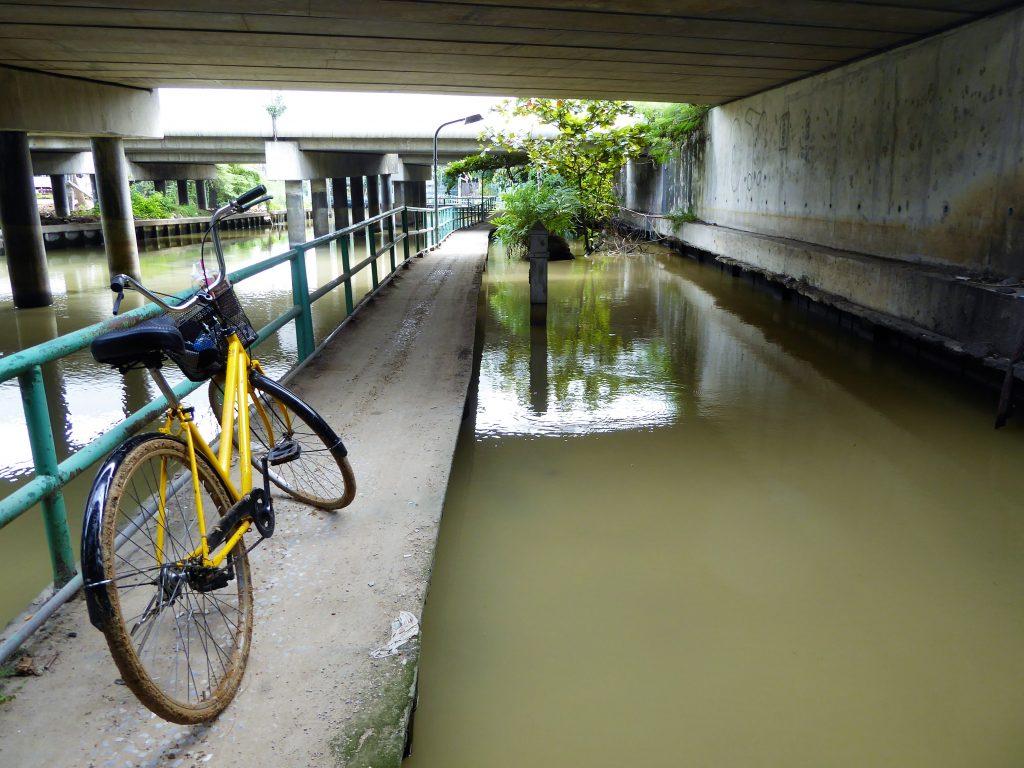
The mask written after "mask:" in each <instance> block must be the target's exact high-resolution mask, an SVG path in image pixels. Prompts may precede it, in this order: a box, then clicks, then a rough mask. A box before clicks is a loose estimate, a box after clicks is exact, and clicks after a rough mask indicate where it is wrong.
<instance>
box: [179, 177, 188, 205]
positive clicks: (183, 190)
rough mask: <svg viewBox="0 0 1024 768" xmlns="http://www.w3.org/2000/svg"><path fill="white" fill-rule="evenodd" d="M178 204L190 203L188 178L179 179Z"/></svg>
mask: <svg viewBox="0 0 1024 768" xmlns="http://www.w3.org/2000/svg"><path fill="white" fill-rule="evenodd" d="M177 181H178V205H188V179H178V180H177Z"/></svg>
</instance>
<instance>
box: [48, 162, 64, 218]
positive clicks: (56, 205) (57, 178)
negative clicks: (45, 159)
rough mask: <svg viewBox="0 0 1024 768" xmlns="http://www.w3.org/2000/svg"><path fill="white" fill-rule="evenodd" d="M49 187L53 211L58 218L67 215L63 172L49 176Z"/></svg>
mask: <svg viewBox="0 0 1024 768" xmlns="http://www.w3.org/2000/svg"><path fill="white" fill-rule="evenodd" d="M50 189H52V190H53V212H54V213H55V214H57V216H59V217H60V218H62V219H63V218H67V215H68V185H67V180H66V179H65V178H64V174H63V173H55V174H52V175H51V176H50Z"/></svg>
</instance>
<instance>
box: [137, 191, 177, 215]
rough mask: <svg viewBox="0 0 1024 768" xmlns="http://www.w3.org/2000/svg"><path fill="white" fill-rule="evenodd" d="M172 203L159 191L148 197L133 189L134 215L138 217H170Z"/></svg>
mask: <svg viewBox="0 0 1024 768" xmlns="http://www.w3.org/2000/svg"><path fill="white" fill-rule="evenodd" d="M171 211H172V208H171V203H170V201H169V200H168V199H167V198H166V197H165V196H164V195H161V194H160V193H159V192H154V193H153V194H152V195H149V196H148V197H147V196H145V195H143V194H142V193H141V192H139V191H138V190H136V189H133V190H132V215H133V216H134V217H135V218H136V219H169V218H171Z"/></svg>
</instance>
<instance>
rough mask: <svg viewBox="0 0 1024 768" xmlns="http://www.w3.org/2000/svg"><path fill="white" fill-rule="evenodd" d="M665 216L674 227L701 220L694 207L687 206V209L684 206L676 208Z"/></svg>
mask: <svg viewBox="0 0 1024 768" xmlns="http://www.w3.org/2000/svg"><path fill="white" fill-rule="evenodd" d="M665 218H666V219H668V220H669V221H670V222H671V223H672V226H674V227H681V226H683V224H693V223H694V222H697V221H700V219H699V218H698V217H697V214H696V213H694V212H693V209H692V208H687V209H686V210H685V211H684V210H683V209H682V208H676V209H675V210H673V211H669V212H668V213H666V214H665Z"/></svg>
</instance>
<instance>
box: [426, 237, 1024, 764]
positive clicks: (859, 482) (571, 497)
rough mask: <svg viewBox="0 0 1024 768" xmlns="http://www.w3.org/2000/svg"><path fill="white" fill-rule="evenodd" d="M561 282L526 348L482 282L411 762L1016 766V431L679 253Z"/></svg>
mask: <svg viewBox="0 0 1024 768" xmlns="http://www.w3.org/2000/svg"><path fill="white" fill-rule="evenodd" d="M552 267H553V269H552V286H551V287H552V290H551V294H552V304H551V305H550V306H549V322H550V326H549V329H548V332H547V333H546V334H545V335H544V336H543V337H537V336H536V335H531V333H530V331H529V328H528V326H529V315H528V312H527V311H525V310H523V309H522V307H523V304H525V301H526V293H525V286H524V285H523V283H524V282H525V266H523V265H520V264H519V263H514V264H510V263H508V262H505V261H504V260H503V259H500V258H497V259H496V258H492V260H491V262H490V264H489V267H488V270H489V272H488V275H487V278H486V291H487V295H486V301H485V302H484V303H482V322H483V324H484V337H485V338H484V345H483V352H482V355H483V362H482V365H481V372H480V387H479V405H478V408H477V412H476V418H477V422H476V428H475V431H474V430H473V429H472V428H471V427H472V425H469V427H470V428H467V429H466V431H464V433H463V434H462V436H461V439H460V442H459V448H458V451H457V454H456V459H455V463H454V466H453V470H452V476H451V479H450V481H449V485H448V492H447V496H446V500H445V510H444V517H443V521H442V525H441V533H440V539H439V544H438V551H437V554H436V558H435V565H434V570H433V574H432V581H431V586H430V598H429V601H428V604H427V609H426V615H425V617H424V624H423V651H422V658H421V667H420V674H419V678H418V680H419V706H418V710H417V715H416V733H415V740H414V747H415V750H414V754H413V757H412V758H411V760H410V761H409V768H430V767H433V766H437V767H438V768H440V767H441V766H443V767H444V768H462V767H463V766H466V767H467V768H469V767H470V766H480V765H487V766H489V767H490V768H505V767H506V766H507V767H508V768H513V767H516V768H518V766H525V765H529V766H536V768H547V767H548V766H550V767H551V768H555V767H559V768H560V767H561V766H565V765H586V766H589V767H590V768H598V767H601V766H608V768H612V767H613V766H615V767H617V766H624V765H645V766H646V765H652V766H674V765H698V766H748V765H785V766H793V767H794V768H817V767H818V766H836V767H840V766H842V767H843V768H846V767H849V768H856V767H857V766H863V765H899V766H906V767H907V768H910V767H911V766H914V767H920V768H940V767H941V768H945V767H947V766H948V767H949V768H954V766H966V765H970V766H992V767H993V768H994V767H995V766H1004V765H1005V766H1009V765H1016V764H1019V763H1020V758H1021V755H1024V742H1022V739H1021V736H1020V723H1019V719H1020V715H1019V713H1020V704H1021V695H1020V691H1019V688H1020V686H1019V685H1018V684H1017V681H1019V680H1020V679H1022V677H1024V652H1022V651H1021V648H1022V647H1024V642H1022V641H1024V611H1021V610H1020V603H1021V598H1020V584H1021V583H1024V557H1022V555H1021V553H1022V551H1024V549H1022V546H1021V545H1022V542H1024V516H1022V515H1021V514H1020V501H1019V490H1020V489H1019V481H1018V479H1017V478H1018V476H1019V466H1020V464H1021V462H1022V461H1024V425H1022V424H1020V423H1017V424H1015V425H1011V426H1010V427H1008V431H1007V430H1003V431H1001V432H999V433H996V432H994V431H993V430H992V428H991V414H992V408H993V401H994V398H993V397H989V396H987V394H986V393H983V392H978V391H977V390H974V389H970V388H968V387H967V386H966V385H963V384H961V383H960V382H957V381H950V380H949V379H948V378H946V377H944V376H939V375H936V374H935V373H934V372H931V371H929V370H928V369H925V368H923V367H919V366H915V365H914V363H913V361H908V360H907V359H906V358H905V357H904V356H901V355H898V354H895V353H891V352H889V351H887V350H885V349H884V348H877V347H873V346H872V345H871V344H869V343H865V342H864V341H863V340H861V339H858V338H856V337H855V336H853V335H851V334H848V333H845V332H843V331H840V330H838V329H837V328H836V326H835V325H833V324H831V323H829V322H825V321H823V320H821V319H820V318H817V317H814V316H810V315H808V314H806V313H803V312H801V311H799V310H798V308H796V307H794V306H793V305H792V304H789V303H785V302H782V301H779V300H778V297H776V296H772V295H770V294H768V293H765V292H761V291H759V290H756V289H755V288H753V287H752V286H751V285H749V284H746V283H744V282H742V281H739V280H735V279H733V278H732V277H731V276H728V275H723V274H722V273H720V272H718V271H716V270H714V269H711V268H708V267H702V266H700V265H697V264H695V263H693V262H690V261H687V260H685V259H681V258H679V257H677V256H673V255H669V254H667V253H653V254H650V255H644V256H635V257H615V258H609V257H599V258H595V259H594V260H592V261H591V262H589V263H587V262H583V261H577V262H576V263H574V264H571V265H568V264H556V265H552ZM515 293H518V295H519V296H520V303H519V304H517V303H516V301H515V300H514V299H513V298H512V294H515ZM545 348H546V351H545ZM545 376H546V377H547V383H546V384H545V383H544V377H545ZM633 409H635V410H633ZM851 745H855V748H851Z"/></svg>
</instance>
